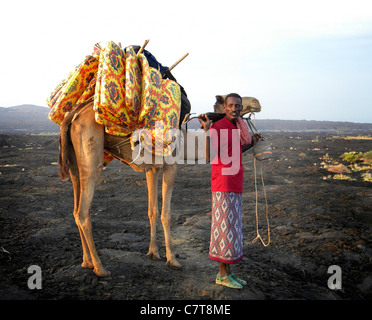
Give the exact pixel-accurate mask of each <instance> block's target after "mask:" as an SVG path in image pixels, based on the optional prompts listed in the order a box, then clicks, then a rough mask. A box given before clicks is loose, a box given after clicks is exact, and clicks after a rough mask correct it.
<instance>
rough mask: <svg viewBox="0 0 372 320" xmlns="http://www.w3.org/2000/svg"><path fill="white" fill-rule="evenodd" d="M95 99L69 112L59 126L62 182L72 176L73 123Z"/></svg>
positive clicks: (59, 161)
mask: <svg viewBox="0 0 372 320" xmlns="http://www.w3.org/2000/svg"><path fill="white" fill-rule="evenodd" d="M92 99H93V98H90V99H88V100H87V101H85V102H83V103H81V104H80V105H79V106H77V107H75V108H74V109H73V110H72V111H71V112H67V113H66V115H65V117H64V119H63V121H62V123H61V125H60V126H59V130H60V136H59V157H58V164H59V170H58V174H59V176H60V178H61V179H62V180H66V178H67V177H68V176H69V174H70V164H71V161H70V159H71V158H70V156H71V155H70V153H71V151H72V150H73V145H72V142H71V138H70V126H71V123H72V121H74V119H75V118H76V117H77V116H78V113H79V112H81V111H82V110H83V108H84V109H85V107H87V106H88V104H89V103H91V102H92V101H93V100H92Z"/></svg>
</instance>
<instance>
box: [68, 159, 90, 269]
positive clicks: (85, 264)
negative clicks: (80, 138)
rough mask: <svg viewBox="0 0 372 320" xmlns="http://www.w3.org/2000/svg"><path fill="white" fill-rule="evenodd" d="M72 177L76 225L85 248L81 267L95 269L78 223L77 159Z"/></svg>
mask: <svg viewBox="0 0 372 320" xmlns="http://www.w3.org/2000/svg"><path fill="white" fill-rule="evenodd" d="M74 156H75V154H74ZM70 177H71V181H72V185H73V190H74V218H75V222H76V225H77V226H78V229H79V233H80V239H81V245H82V248H83V263H82V264H81V266H82V267H83V268H89V269H93V263H92V258H91V257H90V253H89V248H88V245H87V242H86V240H85V237H84V233H83V231H82V230H81V228H80V225H79V222H78V221H79V219H78V217H79V213H78V209H79V201H80V181H79V170H78V168H77V165H76V161H75V159H74V160H73V161H72V163H71V166H70Z"/></svg>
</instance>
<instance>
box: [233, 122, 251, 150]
mask: <svg viewBox="0 0 372 320" xmlns="http://www.w3.org/2000/svg"><path fill="white" fill-rule="evenodd" d="M236 126H237V128H238V129H239V130H240V144H241V145H246V144H251V135H250V134H249V129H248V126H247V124H246V123H245V122H244V120H243V119H242V118H241V117H238V118H237V119H236Z"/></svg>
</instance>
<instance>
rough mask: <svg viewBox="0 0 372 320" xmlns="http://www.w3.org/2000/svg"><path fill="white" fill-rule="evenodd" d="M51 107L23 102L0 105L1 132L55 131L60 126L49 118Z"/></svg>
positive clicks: (57, 130)
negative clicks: (6, 105)
mask: <svg viewBox="0 0 372 320" xmlns="http://www.w3.org/2000/svg"><path fill="white" fill-rule="evenodd" d="M49 111H50V108H47V107H40V106H35V105H32V104H23V105H20V106H15V107H9V108H3V107H0V133H8V134H9V133H43V132H45V133H54V132H59V126H58V125H56V124H55V123H53V122H52V121H50V120H49V119H48V114H49Z"/></svg>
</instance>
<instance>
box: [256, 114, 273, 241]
mask: <svg viewBox="0 0 372 320" xmlns="http://www.w3.org/2000/svg"><path fill="white" fill-rule="evenodd" d="M252 114H253V118H254V119H253V121H254V122H255V120H256V116H255V114H254V113H253V112H252ZM253 167H254V189H255V191H256V209H255V212H256V232H257V236H256V238H254V239H253V240H252V243H255V242H256V241H257V240H258V239H260V241H261V243H262V245H263V246H264V247H267V246H268V245H269V244H270V223H269V216H268V211H269V209H268V206H267V197H266V189H265V184H264V180H263V171H262V163H261V181H262V189H263V194H264V197H265V211H266V223H267V238H268V242H267V244H265V242H264V241H263V239H262V237H261V235H260V232H259V229H258V209H257V208H258V191H257V168H256V158H254V157H253Z"/></svg>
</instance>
